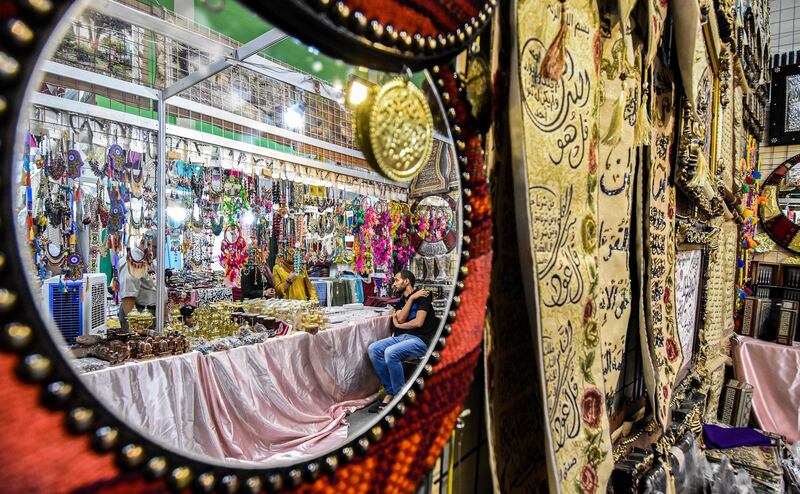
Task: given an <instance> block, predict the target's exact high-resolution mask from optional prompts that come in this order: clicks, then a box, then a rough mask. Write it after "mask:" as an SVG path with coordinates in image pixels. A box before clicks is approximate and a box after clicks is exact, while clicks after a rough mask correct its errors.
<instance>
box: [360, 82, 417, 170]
mask: <svg viewBox="0 0 800 494" xmlns="http://www.w3.org/2000/svg"><path fill="white" fill-rule="evenodd" d="M362 107H363V108H359V111H357V112H356V123H355V125H356V129H357V130H356V138H357V139H358V140H359V142H360V143H361V145H362V149H363V150H364V155H365V157H366V158H367V161H368V162H370V164H371V165H372V166H373V167H374V168H375V169H376V170H378V171H379V172H380V173H381V174H383V175H384V176H386V177H387V178H389V179H391V180H395V181H398V182H407V181H409V180H412V179H413V178H414V177H416V176H417V175H418V174H419V173H420V172H421V171H422V168H423V167H424V166H425V164H426V163H427V162H428V158H429V157H430V154H431V151H432V150H433V115H432V114H431V109H430V106H429V105H428V101H427V99H426V98H425V95H424V94H423V93H422V91H421V90H420V89H419V88H418V87H416V86H415V85H414V84H413V83H411V82H410V81H406V80H405V79H403V78H401V77H397V78H394V79H392V80H390V81H389V82H387V83H386V84H384V85H383V86H381V87H380V89H378V90H377V92H376V93H375V96H374V98H373V99H370V101H368V102H364V103H362ZM367 119H368V120H367Z"/></svg>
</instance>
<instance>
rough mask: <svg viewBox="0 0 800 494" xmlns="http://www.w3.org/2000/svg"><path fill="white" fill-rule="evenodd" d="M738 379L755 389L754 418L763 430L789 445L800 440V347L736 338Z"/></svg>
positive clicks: (735, 365)
mask: <svg viewBox="0 0 800 494" xmlns="http://www.w3.org/2000/svg"><path fill="white" fill-rule="evenodd" d="M733 360H734V370H735V376H736V379H737V380H739V381H741V382H746V383H748V384H751V385H752V386H753V415H754V417H755V419H756V422H757V424H758V425H759V427H761V429H763V430H765V431H769V432H775V433H777V434H780V435H782V436H784V437H785V438H786V440H787V441H788V443H789V444H793V443H795V442H798V441H800V344H798V343H797V342H795V344H794V345H793V346H787V345H779V344H777V343H772V342H769V341H762V340H757V339H754V338H748V337H746V336H737V337H736V339H735V341H734V345H733Z"/></svg>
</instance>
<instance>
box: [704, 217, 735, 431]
mask: <svg viewBox="0 0 800 494" xmlns="http://www.w3.org/2000/svg"><path fill="white" fill-rule="evenodd" d="M718 229H719V230H718V231H719V233H718V234H717V236H716V238H715V242H714V244H713V245H712V246H710V248H709V251H711V252H710V255H709V261H708V267H707V274H706V290H705V305H704V313H703V327H702V329H701V331H700V348H699V349H698V360H697V362H698V366H700V369H699V371H700V373H701V375H703V376H705V378H706V379H705V382H704V385H705V387H706V389H707V393H708V401H707V403H708V404H709V406H708V407H707V409H706V414H707V416H714V415H715V414H716V406H717V402H718V401H719V390H720V389H721V388H722V384H723V380H724V367H725V358H726V355H727V354H728V348H729V346H730V337H731V335H732V334H733V324H732V323H733V321H732V315H733V310H734V303H735V299H734V297H733V293H734V290H733V289H732V287H733V286H734V279H735V276H736V246H737V239H738V229H737V226H736V224H735V223H734V222H732V221H725V222H722V221H721V220H720V221H719V226H718Z"/></svg>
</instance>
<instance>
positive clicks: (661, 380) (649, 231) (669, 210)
mask: <svg viewBox="0 0 800 494" xmlns="http://www.w3.org/2000/svg"><path fill="white" fill-rule="evenodd" d="M652 80H653V103H654V104H653V119H652V120H653V129H652V137H651V139H652V141H651V145H650V152H649V160H646V161H645V167H644V171H643V173H644V176H643V183H645V184H646V187H645V188H644V190H643V191H642V196H643V207H642V211H641V217H642V218H643V219H645V224H644V239H643V240H644V242H643V260H644V266H643V269H642V273H643V277H644V280H643V282H644V284H643V290H642V295H641V296H642V299H643V304H642V308H643V309H644V324H645V331H644V334H643V335H642V337H643V339H642V348H643V349H648V350H649V355H647V356H643V357H646V358H643V361H644V364H645V365H644V371H645V383H646V387H647V391H648V395H649V400H650V405H651V407H652V409H653V410H654V418H655V419H656V421H657V422H658V424H659V425H661V426H662V428H665V427H666V425H667V423H668V422H669V411H670V401H671V396H672V390H673V385H674V384H675V379H676V378H677V374H678V370H679V369H680V367H681V364H682V353H683V352H682V351H681V344H680V338H679V336H678V334H677V326H676V314H675V251H676V242H675V188H674V186H673V185H672V180H671V176H672V165H671V161H672V160H671V154H670V150H671V149H672V147H673V143H674V141H675V131H674V129H675V104H674V101H675V99H674V95H675V84H674V80H673V74H672V72H671V71H669V70H668V69H667V68H666V67H664V65H663V64H662V63H661V60H660V59H658V58H657V59H656V60H655V62H654V64H653V78H652Z"/></svg>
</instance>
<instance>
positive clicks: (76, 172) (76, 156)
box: [66, 149, 83, 178]
mask: <svg viewBox="0 0 800 494" xmlns="http://www.w3.org/2000/svg"><path fill="white" fill-rule="evenodd" d="M82 168H83V158H82V157H81V152H80V151H78V150H77V149H72V150H70V151H68V152H67V166H66V172H67V177H68V178H78V177H80V176H81V169H82Z"/></svg>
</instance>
